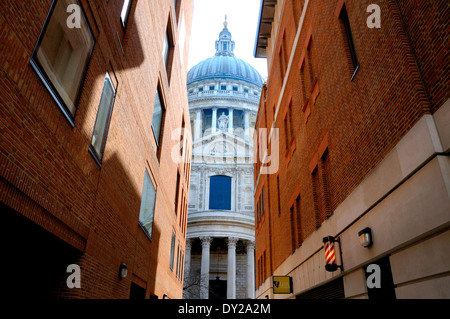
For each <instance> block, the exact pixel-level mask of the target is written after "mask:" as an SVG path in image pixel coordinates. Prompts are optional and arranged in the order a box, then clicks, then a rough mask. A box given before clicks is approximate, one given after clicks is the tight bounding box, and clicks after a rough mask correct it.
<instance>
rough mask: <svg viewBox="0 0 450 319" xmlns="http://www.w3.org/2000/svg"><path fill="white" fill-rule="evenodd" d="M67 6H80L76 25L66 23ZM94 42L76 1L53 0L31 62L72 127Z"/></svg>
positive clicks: (82, 12)
mask: <svg viewBox="0 0 450 319" xmlns="http://www.w3.org/2000/svg"><path fill="white" fill-rule="evenodd" d="M70 5H77V6H79V8H81V9H80V10H79V12H80V20H79V22H80V23H79V27H78V25H77V24H76V23H75V26H70V23H69V22H70V19H68V13H67V12H66V10H67V9H68V8H69V6H70ZM75 12H77V11H75ZM68 20H69V21H68ZM70 27H72V28H70ZM94 44H95V39H94V35H93V33H92V30H91V28H90V26H89V23H88V21H87V18H86V16H85V14H84V11H83V10H82V7H81V5H80V3H79V1H78V0H58V1H54V2H53V5H52V8H51V9H50V14H49V17H48V18H47V20H46V21H45V25H44V28H43V30H42V32H41V35H40V36H39V39H38V42H37V44H36V47H35V49H34V52H33V54H32V57H31V65H32V67H33V68H34V69H35V71H36V72H37V73H38V75H39V77H40V78H41V80H42V81H43V82H44V84H45V86H46V87H47V89H48V90H49V92H50V94H51V95H52V97H53V98H54V99H55V101H56V103H57V104H58V106H59V108H60V109H61V111H62V112H63V113H64V115H65V116H66V118H67V119H68V121H69V122H70V124H71V125H72V126H73V125H74V119H75V113H76V110H77V104H78V101H79V99H80V95H81V89H82V86H83V80H84V78H85V76H86V72H87V68H88V65H89V60H90V58H91V55H92V51H93V49H94Z"/></svg>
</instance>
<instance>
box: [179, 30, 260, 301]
mask: <svg viewBox="0 0 450 319" xmlns="http://www.w3.org/2000/svg"><path fill="white" fill-rule="evenodd" d="M233 50H234V41H233V40H232V37H231V33H230V32H229V30H228V27H227V23H226V22H225V24H224V29H223V30H222V32H221V33H220V35H219V40H217V41H216V55H215V56H214V57H212V58H209V59H206V60H204V61H203V62H201V63H199V64H198V65H196V66H194V67H193V68H192V69H191V70H190V71H189V72H188V76H187V79H188V80H187V85H188V101H189V111H190V119H191V129H192V137H193V153H192V163H191V179H190V189H189V211H188V225H187V238H188V239H187V240H188V241H189V243H188V245H189V246H190V248H189V249H188V248H187V249H186V265H185V277H184V278H185V279H184V282H185V284H184V286H185V292H184V297H185V298H202V299H203V298H205V299H207V298H219V299H222V298H228V299H234V298H253V297H254V262H253V258H254V248H253V245H254V243H253V241H254V206H253V128H254V125H255V120H256V114H257V110H258V102H259V96H260V92H261V87H262V79H261V76H260V75H259V74H258V72H257V71H256V70H255V69H253V68H252V67H251V66H250V65H249V64H248V63H246V62H244V61H242V60H240V59H238V58H236V57H235V56H234V53H233ZM215 177H224V178H225V179H226V180H228V182H229V184H227V185H228V186H227V190H226V191H227V192H229V194H228V193H227V194H228V195H226V196H225V197H226V198H224V200H225V202H226V205H228V207H226V208H223V207H221V208H218V207H216V206H215V204H216V203H215V200H216V199H215V196H219V197H220V194H219V195H217V193H216V192H215V190H214V189H212V188H211V187H213V188H214V187H218V186H215V185H214V186H211V185H213V184H212V183H213V182H212V179H213V178H215ZM213 194H215V195H213ZM191 246H192V247H191ZM188 252H190V255H189V256H188ZM249 260H250V262H249Z"/></svg>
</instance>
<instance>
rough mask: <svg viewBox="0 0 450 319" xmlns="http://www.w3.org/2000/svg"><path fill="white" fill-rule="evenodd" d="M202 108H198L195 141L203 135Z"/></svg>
mask: <svg viewBox="0 0 450 319" xmlns="http://www.w3.org/2000/svg"><path fill="white" fill-rule="evenodd" d="M202 112H203V111H202V110H197V118H196V120H195V130H194V141H196V140H198V139H199V138H201V137H202Z"/></svg>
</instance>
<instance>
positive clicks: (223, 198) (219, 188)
mask: <svg viewBox="0 0 450 319" xmlns="http://www.w3.org/2000/svg"><path fill="white" fill-rule="evenodd" d="M209 209H220V210H231V177H228V176H220V175H218V176H211V178H210V184H209Z"/></svg>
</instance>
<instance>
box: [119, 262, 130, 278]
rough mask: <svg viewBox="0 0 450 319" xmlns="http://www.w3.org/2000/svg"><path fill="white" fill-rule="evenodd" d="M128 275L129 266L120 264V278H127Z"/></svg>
mask: <svg viewBox="0 0 450 319" xmlns="http://www.w3.org/2000/svg"><path fill="white" fill-rule="evenodd" d="M127 275H128V266H127V265H125V264H124V263H122V264H120V267H119V277H120V278H126V277H127Z"/></svg>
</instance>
